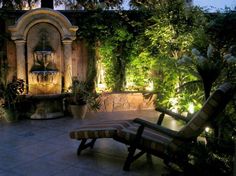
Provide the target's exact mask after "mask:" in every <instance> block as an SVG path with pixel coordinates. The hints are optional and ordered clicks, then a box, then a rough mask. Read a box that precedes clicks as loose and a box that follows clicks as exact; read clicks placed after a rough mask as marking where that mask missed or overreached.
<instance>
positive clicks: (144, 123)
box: [133, 118, 182, 139]
mask: <svg viewBox="0 0 236 176" xmlns="http://www.w3.org/2000/svg"><path fill="white" fill-rule="evenodd" d="M133 122H135V123H138V124H140V125H141V126H144V127H147V128H150V129H152V130H155V131H159V132H162V133H165V134H167V135H169V136H171V137H173V138H179V139H182V138H181V137H180V136H179V134H178V132H177V131H174V130H171V129H169V128H165V127H162V126H160V125H156V124H154V123H151V122H148V121H145V120H143V119H139V118H136V119H134V120H133Z"/></svg>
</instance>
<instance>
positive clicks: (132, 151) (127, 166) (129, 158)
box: [123, 147, 136, 171]
mask: <svg viewBox="0 0 236 176" xmlns="http://www.w3.org/2000/svg"><path fill="white" fill-rule="evenodd" d="M128 150H129V154H128V156H127V158H126V161H125V164H124V167H123V170H124V171H129V169H130V165H131V163H132V161H133V157H134V154H135V150H136V148H134V147H130V148H129V149H128Z"/></svg>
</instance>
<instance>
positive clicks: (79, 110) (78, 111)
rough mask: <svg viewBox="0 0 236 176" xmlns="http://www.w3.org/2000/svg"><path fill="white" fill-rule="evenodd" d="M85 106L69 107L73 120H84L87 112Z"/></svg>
mask: <svg viewBox="0 0 236 176" xmlns="http://www.w3.org/2000/svg"><path fill="white" fill-rule="evenodd" d="M87 109H88V107H87V105H70V110H71V114H72V115H73V117H74V118H78V119H84V118H85V115H86V112H87Z"/></svg>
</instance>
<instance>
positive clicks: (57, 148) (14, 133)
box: [0, 111, 168, 176]
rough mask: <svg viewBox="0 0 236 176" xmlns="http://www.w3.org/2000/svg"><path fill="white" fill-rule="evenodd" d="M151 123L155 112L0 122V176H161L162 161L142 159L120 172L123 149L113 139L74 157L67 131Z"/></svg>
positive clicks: (73, 141) (164, 171)
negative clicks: (108, 122) (106, 123)
mask: <svg viewBox="0 0 236 176" xmlns="http://www.w3.org/2000/svg"><path fill="white" fill-rule="evenodd" d="M136 117H141V118H143V119H147V120H150V121H153V120H154V119H156V118H157V117H158V114H157V112H155V111H129V112H112V113H110V112H108V113H103V112H98V113H92V112H91V113H88V114H87V116H86V119H84V120H80V119H73V118H71V117H63V118H58V119H52V120H21V121H19V122H16V123H6V122H3V121H0V134H1V137H0V176H49V175H50V176H54V175H55V176H77V175H78V176H86V175H88V176H93V175H94V176H102V175H104V176H106V175H107V176H111V175H114V176H116V175H128V176H131V175H134V176H139V175H140V176H141V175H142V176H146V175H148V176H149V175H150V176H152V175H155V176H156V175H157V176H158V175H162V174H163V173H167V172H168V171H167V169H166V168H165V166H164V165H163V164H162V160H160V159H159V158H157V157H152V159H151V160H150V158H149V159H147V158H146V156H145V155H144V156H142V157H141V158H140V159H138V160H137V161H135V162H134V163H133V165H132V166H131V170H130V171H129V172H125V171H123V170H122V167H123V163H124V160H125V158H126V156H127V146H125V145H124V144H122V143H119V142H117V141H114V140H113V139H99V140H97V142H96V143H95V146H94V149H92V150H91V149H86V150H84V151H83V152H82V154H81V155H80V156H79V157H78V156H77V155H76V150H77V147H78V144H79V141H76V140H72V139H70V138H69V135H68V134H69V132H70V131H71V130H73V129H76V128H77V127H78V126H79V125H80V124H83V123H87V122H89V121H99V120H105V119H133V118H136Z"/></svg>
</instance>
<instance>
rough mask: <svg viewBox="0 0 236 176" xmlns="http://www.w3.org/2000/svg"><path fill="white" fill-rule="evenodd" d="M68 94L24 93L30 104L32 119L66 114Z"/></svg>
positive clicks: (29, 111) (57, 116)
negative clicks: (64, 101)
mask: <svg viewBox="0 0 236 176" xmlns="http://www.w3.org/2000/svg"><path fill="white" fill-rule="evenodd" d="M66 96H67V94H43V95H29V94H27V95H22V96H21V98H22V97H23V98H24V99H25V100H26V101H27V102H30V103H28V104H29V105H28V106H29V107H28V108H29V110H28V114H29V115H28V116H29V117H30V119H53V118H59V117H62V116H64V112H65V105H64V103H63V100H64V98H65V97H66Z"/></svg>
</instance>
